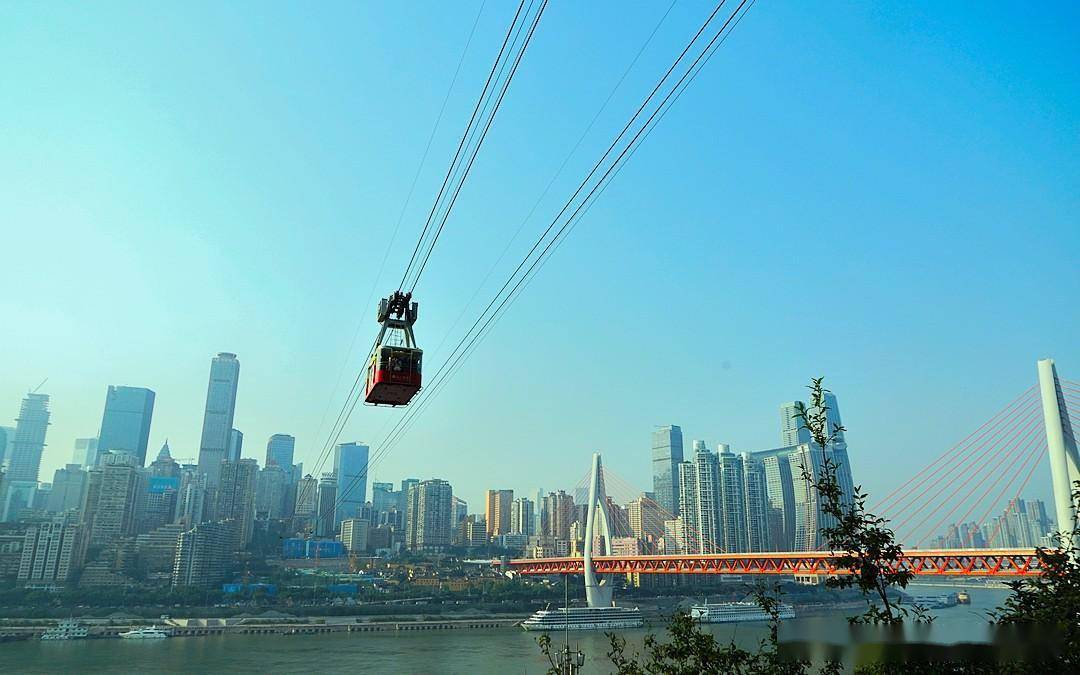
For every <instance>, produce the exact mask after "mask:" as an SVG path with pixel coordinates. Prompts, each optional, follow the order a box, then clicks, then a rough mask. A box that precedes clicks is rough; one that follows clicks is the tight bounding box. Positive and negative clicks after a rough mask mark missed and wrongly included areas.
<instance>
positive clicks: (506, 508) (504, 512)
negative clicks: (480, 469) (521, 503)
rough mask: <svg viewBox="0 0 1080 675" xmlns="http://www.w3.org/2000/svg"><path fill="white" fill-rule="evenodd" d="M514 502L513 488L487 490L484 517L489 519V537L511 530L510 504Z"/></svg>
mask: <svg viewBox="0 0 1080 675" xmlns="http://www.w3.org/2000/svg"><path fill="white" fill-rule="evenodd" d="M513 502H514V491H513V490H488V491H487V493H486V495H485V510H484V518H485V520H486V521H487V536H488V538H489V539H490V538H491V537H497V536H499V535H500V534H507V533H509V532H510V515H511V514H510V508H511V507H510V505H511V504H512V503H513Z"/></svg>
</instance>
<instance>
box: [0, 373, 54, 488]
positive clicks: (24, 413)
mask: <svg viewBox="0 0 1080 675" xmlns="http://www.w3.org/2000/svg"><path fill="white" fill-rule="evenodd" d="M48 428H49V396H48V394H27V395H26V398H24V399H23V402H22V407H21V408H20V409H19V417H18V419H16V420H15V442H14V443H12V444H11V456H10V457H8V458H7V462H8V472H7V477H6V479H5V480H8V481H37V479H38V470H39V469H40V468H41V453H42V451H44V450H45V432H46V431H47V430H48Z"/></svg>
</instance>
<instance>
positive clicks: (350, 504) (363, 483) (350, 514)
mask: <svg viewBox="0 0 1080 675" xmlns="http://www.w3.org/2000/svg"><path fill="white" fill-rule="evenodd" d="M367 465H368V446H366V445H364V444H363V443H341V444H340V445H338V446H337V447H336V448H334V475H335V476H337V482H338V508H337V513H336V515H335V517H334V519H335V525H340V524H341V521H343V520H345V519H346V518H359V517H360V508H361V507H363V505H364V502H366V501H367Z"/></svg>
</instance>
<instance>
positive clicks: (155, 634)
mask: <svg viewBox="0 0 1080 675" xmlns="http://www.w3.org/2000/svg"><path fill="white" fill-rule="evenodd" d="M120 637H122V638H124V639H125V640H161V639H163V638H167V637H169V633H168V631H164V630H162V629H160V628H158V627H157V626H150V627H149V628H133V629H131V630H129V631H125V632H123V633H120Z"/></svg>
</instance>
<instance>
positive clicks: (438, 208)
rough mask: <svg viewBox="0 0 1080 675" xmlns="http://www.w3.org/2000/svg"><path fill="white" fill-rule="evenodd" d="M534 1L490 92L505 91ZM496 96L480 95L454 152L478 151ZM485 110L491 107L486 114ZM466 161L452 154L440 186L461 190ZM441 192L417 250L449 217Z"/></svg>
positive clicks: (425, 245) (409, 283)
mask: <svg viewBox="0 0 1080 675" xmlns="http://www.w3.org/2000/svg"><path fill="white" fill-rule="evenodd" d="M535 2H536V0H529V5H528V6H527V7H526V8H525V13H524V15H523V16H524V17H525V18H524V19H523V20H522V21H521V23H518V24H517V27H516V28H515V29H514V34H513V37H512V39H511V41H510V47H509V51H508V52H507V54H508V55H507V57H506V58H505V59H502V62H501V63H500V64H498V72H497V73H496V74H495V77H494V80H493V81H494V82H495V87H494V88H493V89H492V91H493V92H494V91H495V89H498V88H500V87H502V91H503V92H505V91H506V89H507V88H508V87H509V86H510V82H509V81H508V80H504V79H503V75H504V74H505V73H506V69H507V67H508V66H509V65H510V63H511V62H514V63H517V62H518V61H519V59H518V58H515V57H514V55H515V54H517V53H518V48H519V44H518V40H519V39H520V38H521V34H522V31H524V29H525V26H526V25H527V24H528V23H529V20H528V16H529V14H530V13H531V12H532V8H533V5H534V4H535ZM530 37H531V34H530ZM511 77H513V75H511ZM496 98H498V99H499V102H500V103H501V101H502V99H501V97H496V96H495V95H494V94H492V95H491V96H487V97H486V98H484V99H481V100H482V106H481V108H480V111H479V116H478V121H477V122H476V123H473V120H470V126H469V128H467V129H466V130H465V133H466V136H465V144H464V146H463V147H462V148H459V149H458V153H459V154H461V157H466V156H470V154H471V155H472V156H474V157H475V154H476V153H478V152H479V151H480V145H481V144H482V143H483V140H484V138H486V133H485V134H484V135H483V136H482V137H480V138H479V140H478V141H477V138H478V136H479V131H478V130H479V129H480V128H481V127H485V126H488V123H487V122H486V121H487V120H489V119H493V118H494V114H495V112H497V110H498V104H496V107H495V108H494V109H492V104H493V103H494V102H495V99H496ZM489 111H491V113H490V115H489ZM475 115H476V113H475V111H474V116H475ZM467 164H468V166H469V168H471V164H469V163H468V162H466V161H465V160H463V159H459V157H458V156H457V155H455V157H454V162H453V163H451V165H450V171H451V174H450V179H449V181H447V182H445V184H444V185H443V188H444V189H445V188H446V187H447V186H452V187H450V191H451V192H452V191H454V190H455V189H456V190H459V191H460V190H461V188H462V187H463V186H464V184H465V178H467V177H468V169H467V168H466V165H467ZM443 192H444V190H440V193H439V195H438V199H437V200H436V201H435V203H434V204H433V205H432V212H431V213H429V214H428V219H427V222H425V225H424V231H423V232H422V233H421V241H420V251H425V252H427V251H428V250H429V247H430V246H432V243H431V239H433V238H434V237H435V232H434V230H432V229H431V227H432V226H433V225H434V224H435V223H436V222H438V221H439V219H440V217H449V215H450V209H451V207H452V205H450V204H448V202H447V200H444V199H442V197H443V196H444V194H443ZM429 232H430V233H431V236H430V237H428V236H427V235H428V233H429ZM411 262H412V261H410V264H411ZM414 285H415V283H414V282H413V281H410V280H409V279H408V278H406V279H405V283H404V284H403V285H402V286H401V288H399V289H398V290H404V289H405V288H407V287H410V286H414ZM411 290H412V289H411V288H410V292H411Z"/></svg>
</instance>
